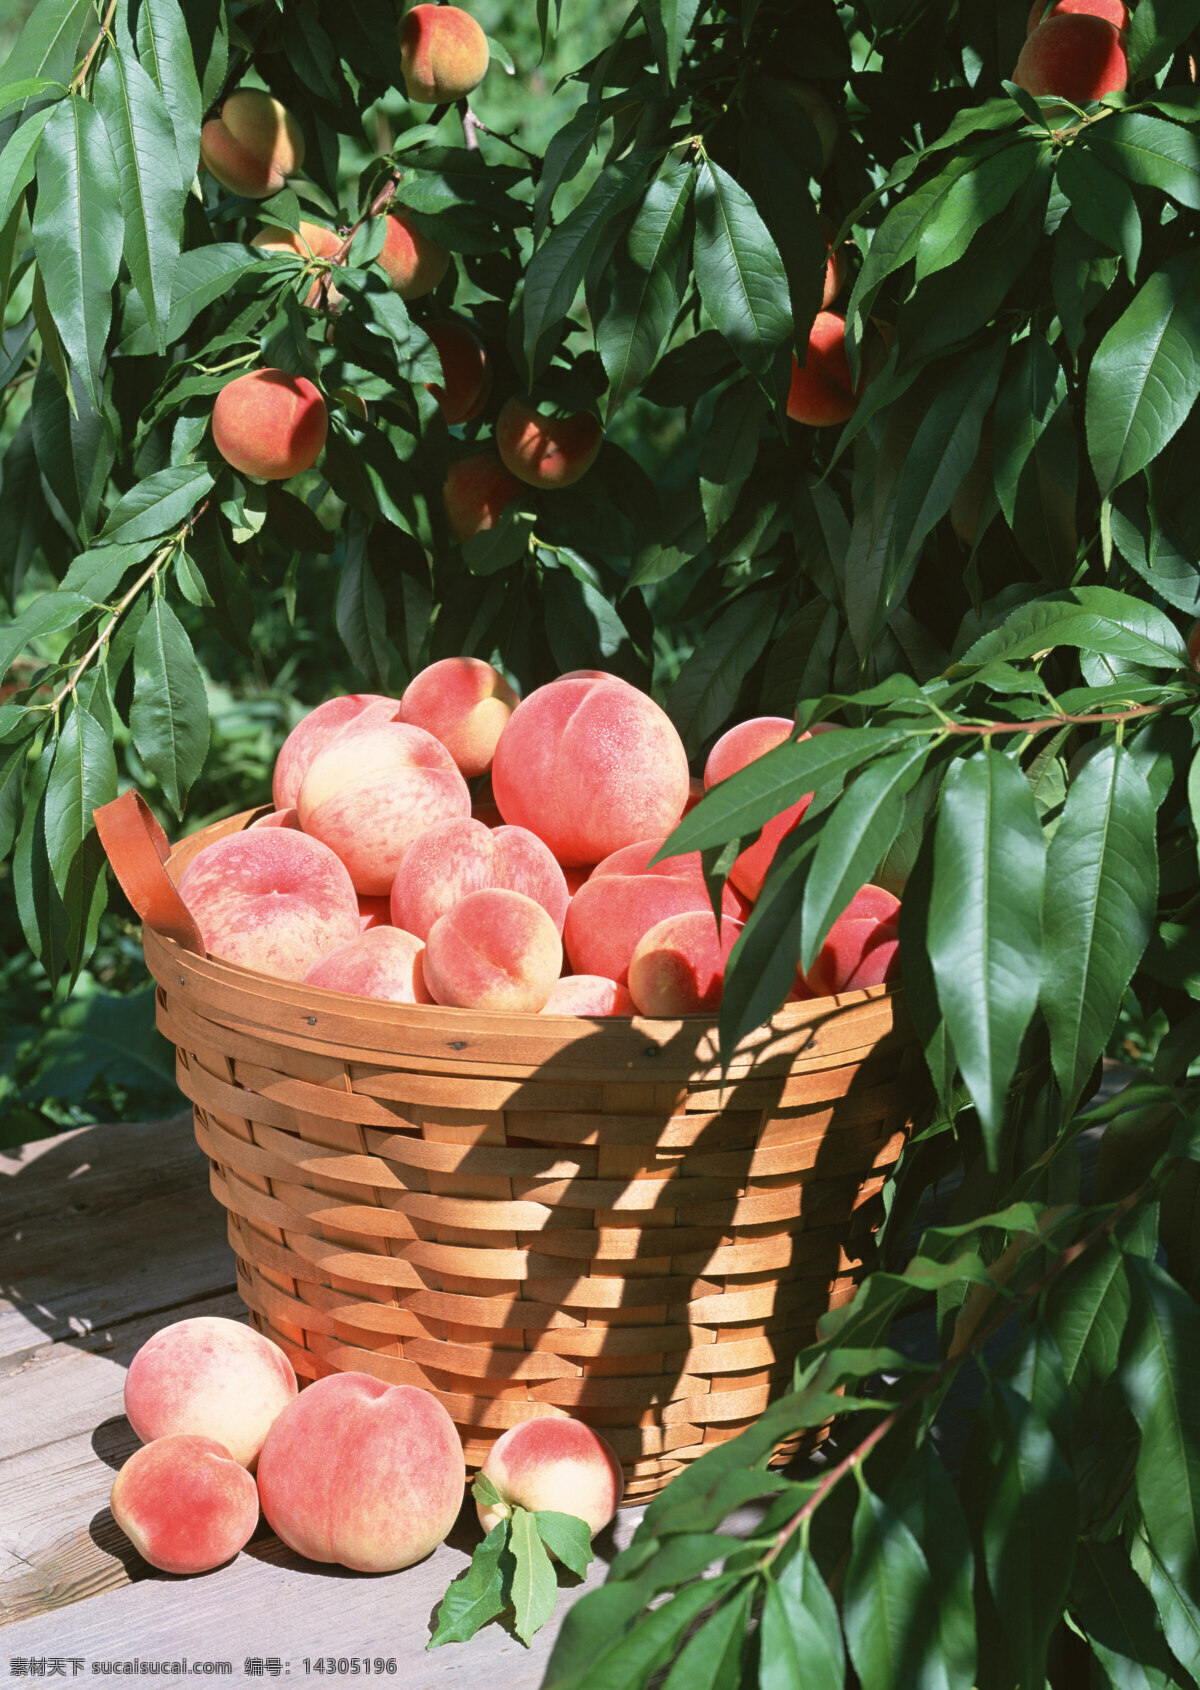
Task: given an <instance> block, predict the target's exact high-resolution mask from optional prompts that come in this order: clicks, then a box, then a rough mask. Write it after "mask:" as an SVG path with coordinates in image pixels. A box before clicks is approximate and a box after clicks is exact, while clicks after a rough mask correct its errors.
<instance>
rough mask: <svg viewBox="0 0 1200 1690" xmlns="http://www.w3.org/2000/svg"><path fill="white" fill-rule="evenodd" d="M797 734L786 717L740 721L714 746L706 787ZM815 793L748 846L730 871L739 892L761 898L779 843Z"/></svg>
mask: <svg viewBox="0 0 1200 1690" xmlns="http://www.w3.org/2000/svg"><path fill="white" fill-rule="evenodd" d="M795 731H796V724H795V722H793V721H790V720H789V719H788V718H787V717H786V716H755V717H753V718H752V719H751V720H750V721H748V722H738V723H737V725H736V726H735V727H732V728H730V729H729V731H728V733H725V734H722V736H721V738H720V739H719V740H718V741H717V743H716V744H715V745H714V746H713V748H712V750H711V751H710V752H709V754H708V761H707V762H706V763H705V765H704V787H705V790H706V791H707V790H708V788H709V787H712V786H715V785H716V784H717V782H718V781H719V780H727V779H728V778H729V776H730V775H732V774H736V773H737V771H738V770H739V769H744V768H745V767H746V764H747V763H753V762H754V761H755V759H756V758H758V757H762V756H764V755H765V754H766V753H767V752H768V751H773V750H774V749H775V747H776V746H777V745H782V744H783V743H784V741H785V740H788V739H790V738H791V737H792V735H793V733H795ZM800 737H801V739H808V737H809V735H808V734H801V736H800ZM812 796H813V795H812V793H811V792H806V793H805V794H804V796H803V797H802V798H798V799H797V800H796V802H795V803H794V804H789V805H788V807H787V809H786V810H781V811H780V812H779V814H778V815H777V816H773V817H772V818H771V820H770V821H769V822H767V824H766V825H765V827H764V828H763V830H762V832H761V833H760V834H759V836H758V838H757V839H756V840H755V842H754V844H753V845H747V847H746V849H745V850H744V851H743V852H742V853H741V855H740V856H739V857H737V858H735V860H734V864H733V867H732V868H731V869H730V871H729V878H730V880H732V881H733V884H734V885H735V886H736V887H737V889H738V891H739V892H741V893H743V894H744V896H745V897H747V898H751V899H753V898H757V897H758V895H759V893H760V892H761V891H762V888H763V881H764V880H765V879H766V877H767V870H768V869H769V868H770V866H771V860H772V858H773V857H774V855H775V852H776V850H777V849H778V846H779V841H780V840H781V839H782V838H783V836H784V835H785V834H786V833H790V832H791V831H792V829H793V828H794V827H795V826H796V824H797V823H798V822H799V820H800V818H801V817H802V816H803V814H804V812H805V810H807V809H808V806H809V805H810V804H811V803H812Z"/></svg>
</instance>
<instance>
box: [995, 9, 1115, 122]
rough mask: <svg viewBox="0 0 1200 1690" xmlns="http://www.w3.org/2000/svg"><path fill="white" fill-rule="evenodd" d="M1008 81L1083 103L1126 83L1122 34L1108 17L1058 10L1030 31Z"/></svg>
mask: <svg viewBox="0 0 1200 1690" xmlns="http://www.w3.org/2000/svg"><path fill="white" fill-rule="evenodd" d="M1012 80H1013V81H1014V82H1015V83H1016V84H1017V87H1018V88H1024V89H1025V91H1026V93H1028V94H1058V95H1060V96H1061V97H1062V98H1063V99H1064V100H1070V101H1071V102H1072V103H1073V104H1074V105H1077V106H1082V105H1087V103H1088V102H1089V101H1090V100H1098V99H1100V97H1101V96H1102V95H1103V94H1115V93H1118V92H1119V91H1120V90H1121V89H1122V88H1124V86H1125V84H1126V83H1127V82H1128V80H1129V63H1128V61H1127V59H1126V57H1125V49H1124V47H1123V46H1122V45H1121V36H1120V35H1119V34H1118V33H1117V31H1116V30H1115V29H1114V28H1113V26H1112V24H1111V23H1109V22H1108V20H1107V18H1098V17H1094V16H1091V15H1090V14H1088V13H1086V12H1068V13H1061V14H1060V15H1059V16H1058V17H1053V18H1050V19H1048V20H1047V22H1046V23H1042V24H1039V25H1038V27H1037V28H1036V29H1035V30H1034V32H1033V34H1032V35H1031V36H1029V38H1028V39H1027V41H1026V42H1025V45H1024V46H1023V47H1022V48H1021V51H1020V54H1019V55H1018V57H1017V68H1016V69H1015V70H1014V71H1013V74H1012Z"/></svg>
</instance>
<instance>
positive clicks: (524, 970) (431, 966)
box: [424, 887, 562, 1015]
mask: <svg viewBox="0 0 1200 1690" xmlns="http://www.w3.org/2000/svg"><path fill="white" fill-rule="evenodd" d="M424 969H425V984H426V985H427V986H428V987H429V990H430V991H431V992H432V994H433V997H434V1000H435V1002H437V1003H440V1004H445V1005H447V1006H448V1007H451V1008H455V1009H502V1010H508V1011H510V1012H511V1013H514V1014H527V1015H536V1014H537V1012H538V1010H539V1009H541V1008H542V1006H543V1004H544V1003H545V1002H546V999H547V998H548V997H549V996H550V993H551V991H552V990H553V987H554V982H555V981H556V980H557V979H558V976H559V973H560V971H561V969H562V941H561V940H560V938H559V936H558V932H557V929H556V928H555V926H554V923H553V922H552V921H551V919H550V917H549V916H548V915H547V914H546V912H545V910H544V909H543V908H542V906H541V905H540V904H537V903H534V901H533V899H532V898H527V897H526V896H525V895H524V893H523V892H506V891H504V890H503V889H502V888H500V887H489V888H487V889H486V890H484V891H481V892H468V894H467V896H466V897H465V898H463V899H461V900H460V901H459V902H458V903H456V904H455V906H454V908H453V909H452V910H449V911H448V912H447V913H446V914H445V915H443V916H439V918H438V920H437V921H435V922H434V924H433V926H432V927H431V928H430V930H429V937H428V939H427V940H426V941H425V957H424Z"/></svg>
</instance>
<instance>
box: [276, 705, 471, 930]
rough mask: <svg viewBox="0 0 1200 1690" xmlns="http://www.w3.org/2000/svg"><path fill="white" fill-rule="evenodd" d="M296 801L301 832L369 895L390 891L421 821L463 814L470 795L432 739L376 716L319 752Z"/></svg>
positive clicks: (468, 809) (420, 830) (420, 730)
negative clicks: (326, 851) (326, 848)
mask: <svg viewBox="0 0 1200 1690" xmlns="http://www.w3.org/2000/svg"><path fill="white" fill-rule="evenodd" d="M296 808H297V810H298V811H299V812H300V825H301V827H303V829H304V831H305V833H306V834H311V835H312V836H313V837H314V838H315V839H319V840H321V841H323V843H324V844H326V845H327V846H329V848H330V849H331V850H333V851H335V852H336V853H337V855H338V856H339V857H340V858H341V860H342V862H343V863H345V865H346V867H347V869H348V870H349V872H350V878H351V880H352V881H353V882H354V889H355V891H356V892H359V893H362V894H364V895H365V896H367V897H371V898H377V897H382V896H383V894H384V893H385V892H386V893H390V892H391V889H392V881H393V880H394V879H395V878H396V870H397V869H398V868H399V867H400V859H401V858H402V857H403V855H404V853H405V851H407V850H408V847H409V846H410V845H411V844H412V842H413V840H414V839H417V838H419V836H420V835H421V834H422V833H424V832H425V829H426V828H429V827H432V826H433V824H434V823H435V822H442V821H449V819H450V817H451V816H469V815H470V813H471V794H470V792H469V791H468V789H467V783H466V781H465V780H464V779H463V778H462V776H461V775H460V774H459V772H458V769H457V767H456V766H455V762H454V759H453V757H451V755H450V753H449V752H448V751H447V750H446V747H445V746H444V745H443V744H442V743H441V741H440V740H437V739H434V737H433V735H432V734H427V733H426V732H425V730H424V728H413V727H410V726H409V725H408V723H407V722H384V723H383V724H381V725H379V726H376V727H370V728H366V727H364V728H358V729H356V730H355V731H354V732H353V733H348V734H344V735H339V736H338V737H337V738H335V739H333V740H331V741H330V742H329V744H328V745H326V746H325V747H324V749H323V750H321V751H319V752H318V753H317V755H316V756H315V757H314V758H313V760H312V762H311V763H310V764H309V765H308V768H307V770H306V771H305V774H304V779H303V781H302V782H301V784H300V791H299V794H298V795H297V798H296ZM355 914H356V918H357V908H356V911H355ZM356 931H357V925H356ZM327 948H328V947H327ZM315 954H316V953H313V955H315ZM313 955H310V957H309V962H310V963H311V962H312V960H313Z"/></svg>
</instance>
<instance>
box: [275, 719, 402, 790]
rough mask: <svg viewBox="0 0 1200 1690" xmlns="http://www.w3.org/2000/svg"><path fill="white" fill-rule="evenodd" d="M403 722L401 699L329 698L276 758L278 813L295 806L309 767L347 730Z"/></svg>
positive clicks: (301, 724) (295, 731) (301, 722)
mask: <svg viewBox="0 0 1200 1690" xmlns="http://www.w3.org/2000/svg"><path fill="white" fill-rule="evenodd" d="M399 720H400V700H399V699H398V698H385V697H384V696H383V695H382V694H380V693H375V692H348V693H343V694H342V696H341V697H340V698H327V699H326V700H325V702H324V704H318V705H317V707H316V709H315V710H310V711H309V712H308V715H307V716H302V717H301V719H300V720H299V721H298V722H297V723H296V726H295V727H294V728H293V729H292V731H291V733H290V734H289V735H288V736H287V738H286V739H285V740H284V742H283V744H282V746H281V747H280V750H279V756H278V757H277V758H276V759H275V773H274V775H273V776H272V777H271V797H272V799H273V801H274V804H275V808H276V809H277V810H285V809H288V808H289V807H294V805H295V803H296V795H297V794H298V792H299V791H300V783H301V781H303V779H304V776H305V773H306V771H307V769H308V765H309V764H310V763H311V762H312V760H313V758H314V757H315V756H316V755H317V753H318V751H323V750H324V749H325V747H326V746H327V745H328V744H329V741H330V740H331V739H334V738H336V736H337V735H338V734H340V733H341V732H342V730H343V729H344V728H366V727H376V726H378V725H380V724H381V723H383V722H398V721H399Z"/></svg>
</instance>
